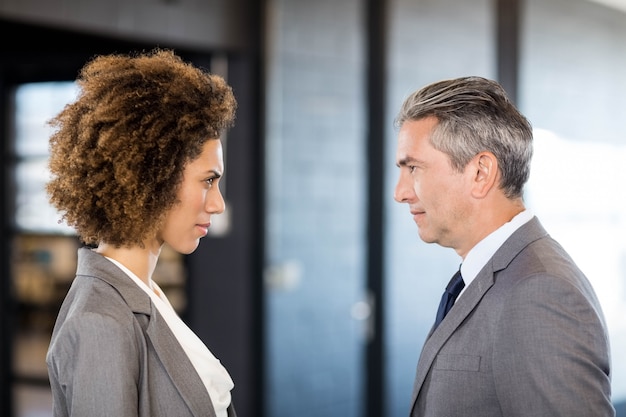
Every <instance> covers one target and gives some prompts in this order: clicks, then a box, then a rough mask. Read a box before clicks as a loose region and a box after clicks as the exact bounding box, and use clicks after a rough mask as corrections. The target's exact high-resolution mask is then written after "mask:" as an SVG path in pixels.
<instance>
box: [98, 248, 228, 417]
mask: <svg viewBox="0 0 626 417" xmlns="http://www.w3.org/2000/svg"><path fill="white" fill-rule="evenodd" d="M107 259H108V260H110V261H111V262H113V263H114V264H115V265H117V266H118V267H119V268H120V269H121V270H122V271H124V272H125V273H126V275H128V276H129V277H130V278H131V279H132V280H133V281H135V284H137V285H138V286H139V288H141V289H142V290H144V291H145V292H146V293H147V294H148V295H149V296H150V299H151V300H152V302H153V303H154V305H155V306H156V308H157V310H159V313H161V315H162V316H163V318H164V319H165V322H166V323H167V325H168V326H169V327H170V329H171V330H172V332H173V333H174V336H176V339H178V342H179V343H180V345H181V346H182V348H183V350H184V351H185V353H187V356H188V357H189V360H191V363H192V364H193V366H194V367H195V368H196V371H197V372H198V375H199V376H200V379H202V382H203V383H204V386H205V387H206V389H207V391H208V392H209V396H210V397H211V402H212V403H213V408H214V409H215V414H216V416H217V417H227V415H228V413H227V411H226V409H227V408H228V406H229V405H230V402H231V396H230V391H231V390H232V389H233V387H234V386H235V384H234V383H233V381H232V379H231V378H230V375H229V374H228V371H226V368H224V366H223V365H222V364H221V363H220V361H219V359H217V358H216V357H215V356H213V354H212V353H211V351H210V350H209V348H208V347H207V346H206V345H205V344H204V343H203V342H202V340H200V338H199V337H198V336H197V335H196V334H195V333H194V332H193V331H192V330H191V329H190V328H189V326H187V325H186V324H185V322H184V321H183V320H182V319H181V318H180V317H179V316H178V314H177V313H176V311H175V310H174V308H173V307H172V305H171V304H170V302H169V300H168V299H167V297H166V296H165V293H163V291H161V288H159V286H158V285H157V284H156V283H155V282H154V281H152V280H150V287H149V286H148V285H146V283H144V282H143V281H142V280H141V279H139V277H137V276H136V275H135V274H133V273H132V272H131V271H130V270H129V269H128V268H126V267H125V266H124V265H122V264H121V263H119V262H117V261H116V260H115V259H111V258H108V257H107ZM155 290H156V291H157V292H158V294H159V295H157V293H155Z"/></svg>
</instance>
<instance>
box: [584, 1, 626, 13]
mask: <svg viewBox="0 0 626 417" xmlns="http://www.w3.org/2000/svg"><path fill="white" fill-rule="evenodd" d="M589 1H592V2H596V3H600V4H604V5H605V6H608V7H613V8H615V9H618V10H620V11H622V12H626V0H589Z"/></svg>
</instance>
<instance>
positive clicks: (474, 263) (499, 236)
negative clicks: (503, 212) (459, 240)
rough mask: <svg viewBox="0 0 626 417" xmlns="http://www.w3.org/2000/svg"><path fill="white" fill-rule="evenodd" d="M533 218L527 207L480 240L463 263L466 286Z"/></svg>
mask: <svg viewBox="0 0 626 417" xmlns="http://www.w3.org/2000/svg"><path fill="white" fill-rule="evenodd" d="M532 218H533V213H532V212H531V210H529V209H526V210H524V211H522V212H521V213H519V214H517V215H516V216H515V217H513V218H512V219H511V220H510V221H509V222H507V223H504V224H503V225H502V226H500V227H499V228H497V229H496V230H494V231H493V232H492V233H490V234H489V235H488V236H487V237H485V238H484V239H483V240H481V241H480V242H478V243H477V244H476V245H475V246H474V247H473V248H472V249H471V250H470V251H469V252H468V253H467V256H466V257H465V259H464V260H463V264H462V265H461V275H463V281H465V288H467V286H468V285H469V284H470V283H471V282H472V281H473V280H474V278H476V275H478V273H479V272H480V270H481V269H483V267H484V266H485V265H486V264H487V262H488V261H489V259H491V257H492V256H493V255H494V253H496V251H497V250H498V249H499V248H500V246H502V244H503V243H504V241H506V240H507V239H508V238H509V237H510V236H511V235H512V234H513V233H514V232H515V231H516V230H517V229H519V228H520V227H521V226H522V225H524V224H526V223H527V222H528V221H530V219H532Z"/></svg>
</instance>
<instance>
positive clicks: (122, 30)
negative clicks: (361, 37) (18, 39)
mask: <svg viewBox="0 0 626 417" xmlns="http://www.w3.org/2000/svg"><path fill="white" fill-rule="evenodd" d="M251 3H253V2H251V1H248V0H211V1H202V0H106V1H84V0H0V17H3V18H6V19H12V20H17V21H22V22H24V23H37V24H41V25H45V26H49V27H52V28H63V29H67V30H77V31H84V32H86V33H91V34H95V35H104V36H114V37H119V38H124V39H126V40H134V41H150V42H166V43H168V44H172V45H181V46H186V47H194V48H199V49H204V50H207V49H212V50H214V49H224V48H225V49H230V50H232V49H240V48H242V47H244V46H246V45H247V43H248V40H249V33H250V30H251V29H253V28H254V27H256V25H255V24H254V22H253V21H252V20H251V19H257V18H258V16H253V14H252V13H251V11H252V10H255V9H254V8H251V7H249V5H250V4H251ZM76 42H77V43H80V42H81V40H80V39H78V38H77V39H76Z"/></svg>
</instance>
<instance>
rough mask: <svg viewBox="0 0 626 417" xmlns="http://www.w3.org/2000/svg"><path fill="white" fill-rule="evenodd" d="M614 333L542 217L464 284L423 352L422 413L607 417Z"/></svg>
mask: <svg viewBox="0 0 626 417" xmlns="http://www.w3.org/2000/svg"><path fill="white" fill-rule="evenodd" d="M610 395H611V387H610V357H609V341H608V336H607V330H606V325H605V322H604V317H603V314H602V311H601V309H600V304H599V303H598V300H597V299H596V295H595V294H594V291H593V289H592V287H591V285H590V284H589V282H588V280H587V278H586V277H585V276H584V275H583V273H582V272H581V271H580V270H579V269H578V268H577V267H576V265H575V264H574V262H573V261H572V259H571V258H570V257H569V256H568V255H567V253H566V252H565V251H564V250H563V248H562V247H561V246H560V245H559V244H558V243H557V242H555V241H554V240H553V239H552V238H550V237H549V236H548V234H547V233H546V231H545V230H544V228H543V227H542V226H541V225H540V223H539V221H538V220H537V218H533V219H532V220H531V221H530V222H528V223H527V224H525V225H523V226H522V227H521V228H520V229H518V230H517V231H516V232H515V233H514V234H513V235H512V236H511V237H510V238H509V239H508V240H507V241H506V242H505V243H504V244H503V245H502V247H501V248H500V249H498V251H497V252H496V253H495V254H494V256H493V257H492V258H491V259H490V261H489V262H488V263H487V265H485V267H484V268H483V269H482V270H481V271H480V273H479V274H478V276H477V277H476V279H475V280H474V281H472V283H471V284H470V285H469V286H468V287H467V288H466V289H465V292H464V293H463V294H462V295H461V297H460V298H459V299H458V300H457V302H456V304H455V305H454V306H453V308H452V310H450V312H449V313H448V315H447V316H446V318H445V319H444V320H443V322H442V323H441V324H440V325H439V327H437V329H435V330H434V331H431V334H429V336H428V338H427V339H426V342H425V343H424V347H423V349H422V353H421V355H420V359H419V362H418V365H417V372H416V377H415V385H414V388H413V396H412V401H411V414H410V415H411V416H413V417H416V416H420V417H457V416H459V417H460V416H463V417H468V416H477V417H503V416H506V417H512V416H536V417H547V416H550V417H553V416H563V417H604V416H614V415H615V410H614V409H613V406H612V405H611V399H610Z"/></svg>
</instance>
